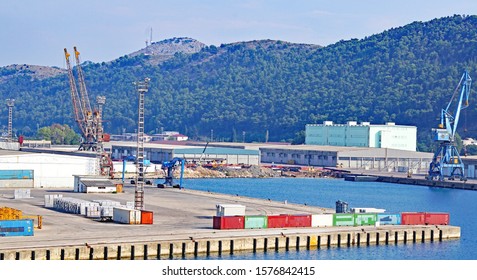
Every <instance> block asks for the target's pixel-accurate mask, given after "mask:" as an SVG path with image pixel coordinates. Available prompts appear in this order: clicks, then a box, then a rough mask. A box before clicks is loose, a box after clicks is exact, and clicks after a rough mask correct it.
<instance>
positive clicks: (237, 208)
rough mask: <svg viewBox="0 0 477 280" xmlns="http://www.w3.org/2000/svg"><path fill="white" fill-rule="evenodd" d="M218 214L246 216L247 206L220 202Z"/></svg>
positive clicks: (217, 206) (221, 215) (220, 215)
mask: <svg viewBox="0 0 477 280" xmlns="http://www.w3.org/2000/svg"><path fill="white" fill-rule="evenodd" d="M216 208H217V213H216V216H219V217H224V216H245V206H244V205H240V204H218V205H216Z"/></svg>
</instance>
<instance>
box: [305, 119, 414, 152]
mask: <svg viewBox="0 0 477 280" xmlns="http://www.w3.org/2000/svg"><path fill="white" fill-rule="evenodd" d="M305 134H306V135H305V143H306V144H308V145H323V146H341V147H370V148H390V149H397V150H406V151H416V143H417V128H416V127H415V126H404V125H396V124H395V123H391V122H388V123H386V124H383V125H382V124H370V123H369V122H362V123H360V124H358V123H357V122H355V121H349V122H347V123H346V124H334V123H333V122H332V121H325V122H323V124H307V125H306V127H305Z"/></svg>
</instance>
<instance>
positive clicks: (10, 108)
mask: <svg viewBox="0 0 477 280" xmlns="http://www.w3.org/2000/svg"><path fill="white" fill-rule="evenodd" d="M6 101H7V107H8V141H13V126H12V124H13V106H14V105H15V99H10V98H8V99H7V100H6Z"/></svg>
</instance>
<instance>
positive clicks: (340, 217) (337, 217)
mask: <svg viewBox="0 0 477 280" xmlns="http://www.w3.org/2000/svg"><path fill="white" fill-rule="evenodd" d="M333 226H354V214H346V213H339V214H333Z"/></svg>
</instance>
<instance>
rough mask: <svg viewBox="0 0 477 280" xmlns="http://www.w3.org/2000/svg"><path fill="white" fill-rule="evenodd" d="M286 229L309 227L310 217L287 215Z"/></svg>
mask: <svg viewBox="0 0 477 280" xmlns="http://www.w3.org/2000/svg"><path fill="white" fill-rule="evenodd" d="M287 227H311V215H289V216H288V223H287Z"/></svg>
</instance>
